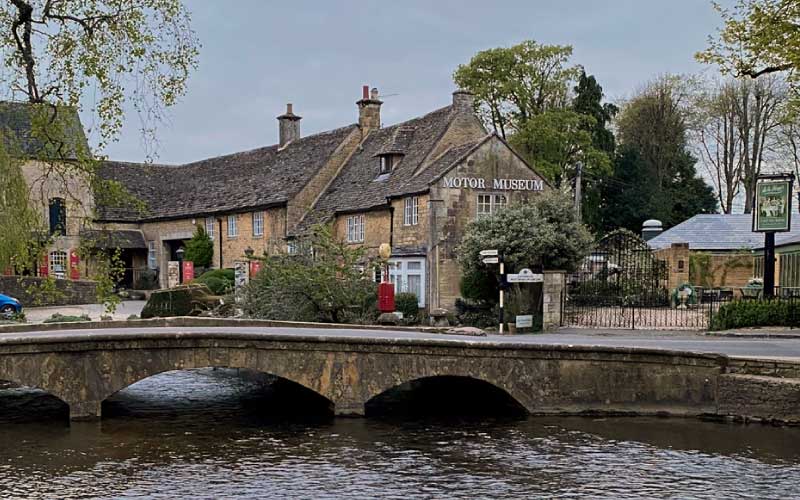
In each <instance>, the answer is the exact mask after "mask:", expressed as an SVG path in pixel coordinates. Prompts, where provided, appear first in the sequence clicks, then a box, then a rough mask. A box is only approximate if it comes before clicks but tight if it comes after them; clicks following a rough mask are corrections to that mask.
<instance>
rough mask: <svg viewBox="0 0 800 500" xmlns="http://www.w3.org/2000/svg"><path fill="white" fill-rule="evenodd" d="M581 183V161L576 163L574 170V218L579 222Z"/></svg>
mask: <svg viewBox="0 0 800 500" xmlns="http://www.w3.org/2000/svg"><path fill="white" fill-rule="evenodd" d="M582 184H583V163H581V162H578V163H577V164H576V171H575V219H577V221H578V222H581V199H582V196H581V185H582Z"/></svg>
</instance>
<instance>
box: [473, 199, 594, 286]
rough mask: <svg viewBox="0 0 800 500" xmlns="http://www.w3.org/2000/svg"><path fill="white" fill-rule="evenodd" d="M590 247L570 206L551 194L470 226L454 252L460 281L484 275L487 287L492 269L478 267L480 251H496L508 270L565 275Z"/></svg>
mask: <svg viewBox="0 0 800 500" xmlns="http://www.w3.org/2000/svg"><path fill="white" fill-rule="evenodd" d="M591 244H592V236H591V234H590V233H589V230H588V229H587V228H586V226H584V225H583V224H581V223H580V222H578V221H577V220H576V218H575V211H574V209H573V206H572V201H571V200H570V199H569V198H568V197H567V196H565V195H564V194H562V193H559V192H550V193H545V194H542V195H541V196H538V197H536V198H535V199H534V200H533V201H532V202H531V203H526V204H518V205H512V206H510V207H508V208H506V209H504V210H501V211H499V212H498V213H496V214H494V215H492V216H490V217H484V218H480V219H477V220H475V221H473V222H470V224H469V225H468V226H467V228H466V231H465V233H464V238H463V239H462V241H461V244H460V245H459V247H458V260H459V263H460V265H461V269H462V270H463V273H464V275H465V276H467V275H473V276H474V275H476V274H478V275H483V276H484V280H483V282H484V283H490V282H491V281H492V278H491V277H490V276H491V275H494V273H495V272H496V270H495V269H494V268H490V267H489V266H487V265H486V264H483V263H482V262H481V258H480V251H481V250H486V249H487V248H496V249H497V250H498V251H499V252H500V253H501V254H502V255H503V259H504V261H505V264H506V266H507V268H508V269H510V270H514V269H519V268H522V267H534V266H542V267H544V268H545V269H565V270H567V271H570V270H573V269H575V268H576V267H577V265H578V264H579V263H580V261H581V260H582V259H583V257H584V256H585V255H586V254H587V253H588V251H589V249H590V247H591ZM474 281H480V280H474Z"/></svg>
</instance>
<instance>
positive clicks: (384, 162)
mask: <svg viewBox="0 0 800 500" xmlns="http://www.w3.org/2000/svg"><path fill="white" fill-rule="evenodd" d="M397 157H398V155H381V170H380V173H381V174H388V173H390V172H391V171H392V168H394V166H395V164H396V163H397Z"/></svg>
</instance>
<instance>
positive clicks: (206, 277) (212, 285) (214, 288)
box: [192, 269, 235, 295]
mask: <svg viewBox="0 0 800 500" xmlns="http://www.w3.org/2000/svg"><path fill="white" fill-rule="evenodd" d="M234 276H235V272H234V270H233V269H212V270H211V271H207V272H205V273H203V274H201V275H200V276H198V277H197V278H195V279H194V280H192V283H200V284H204V285H206V286H207V287H208V288H209V289H210V290H211V292H212V293H213V294H214V295H226V294H229V293H231V292H232V291H233V286H234V279H235V278H234Z"/></svg>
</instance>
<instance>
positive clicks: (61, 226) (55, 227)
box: [50, 198, 67, 236]
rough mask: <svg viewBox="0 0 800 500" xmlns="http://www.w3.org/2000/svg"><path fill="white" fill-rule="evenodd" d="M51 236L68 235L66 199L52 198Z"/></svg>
mask: <svg viewBox="0 0 800 500" xmlns="http://www.w3.org/2000/svg"><path fill="white" fill-rule="evenodd" d="M50 234H53V235H58V236H66V235H67V205H66V203H65V202H64V198H50Z"/></svg>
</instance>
